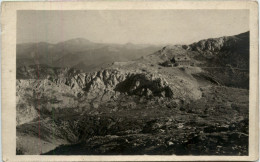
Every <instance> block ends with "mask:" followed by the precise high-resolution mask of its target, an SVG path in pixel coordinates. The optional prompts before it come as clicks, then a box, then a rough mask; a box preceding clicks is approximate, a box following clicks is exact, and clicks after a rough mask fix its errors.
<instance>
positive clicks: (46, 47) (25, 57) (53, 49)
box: [17, 38, 162, 71]
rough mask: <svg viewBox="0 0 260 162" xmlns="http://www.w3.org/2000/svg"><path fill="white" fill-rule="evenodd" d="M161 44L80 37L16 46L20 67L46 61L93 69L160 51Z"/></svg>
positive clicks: (52, 64)
mask: <svg viewBox="0 0 260 162" xmlns="http://www.w3.org/2000/svg"><path fill="white" fill-rule="evenodd" d="M161 47H162V45H158V46H157V45H149V44H132V43H127V44H103V43H94V42H91V41H89V40H87V39H83V38H77V39H71V40H68V41H64V42H60V43H57V44H50V43H46V42H40V43H25V44H18V45H17V66H28V65H34V64H44V65H48V66H51V67H74V68H78V69H82V70H84V71H92V70H93V69H95V68H96V67H100V66H102V65H103V66H106V64H110V63H112V62H114V61H129V60H133V59H137V58H140V57H141V56H144V55H148V54H150V53H153V52H154V51H157V50H159V49H160V48H161Z"/></svg>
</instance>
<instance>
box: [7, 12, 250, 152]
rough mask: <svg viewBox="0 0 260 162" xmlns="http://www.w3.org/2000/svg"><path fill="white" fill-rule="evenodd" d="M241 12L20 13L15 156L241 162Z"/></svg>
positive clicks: (245, 113)
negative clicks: (235, 161) (225, 159)
mask: <svg viewBox="0 0 260 162" xmlns="http://www.w3.org/2000/svg"><path fill="white" fill-rule="evenodd" d="M249 11H250V10H249V9H156V10H152V9H121V10H110V9H95V10H91V9H84V10H83V9H82V10H57V9H55V10H17V11H16V42H15V46H16V47H15V48H16V52H15V53H16V54H15V55H16V57H15V76H16V77H15V80H16V81H15V84H16V85H15V86H16V87H15V94H16V96H15V98H14V99H13V101H12V102H15V105H16V110H15V111H16V115H15V116H13V118H15V119H16V126H15V127H16V129H15V136H16V138H15V139H14V142H15V148H16V149H15V154H16V156H20V157H22V156H25V155H41V156H43V157H44V156H48V157H49V156H53V157H54V156H56V155H59V156H62V155H66V156H73V155H81V156H83V155H84V156H89V155H95V156H106V155H109V156H125V155H127V156H136V155H148V156H149V155H156V156H158V155H160V156H169V155H171V156H174V157H176V156H192V157H193V156H239V157H240V156H241V157H243V156H249V127H250V122H249V116H250V115H249V110H250V111H251V108H250V105H251V103H250V94H251V89H250V87H251V84H250V79H251V75H250V72H251V68H250V58H251V57H253V56H252V54H251V48H252V46H251V44H250V43H251V42H250V40H252V39H250V33H251V30H250V29H251V28H250V12H249ZM252 93H253V92H252ZM252 109H254V108H252Z"/></svg>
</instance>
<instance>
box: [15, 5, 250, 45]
mask: <svg viewBox="0 0 260 162" xmlns="http://www.w3.org/2000/svg"><path fill="white" fill-rule="evenodd" d="M246 31H249V10H121V11H119V10H88V11H18V12H17V43H27V42H49V43H57V42H61V41H66V40H69V39H73V38H85V39H88V40H90V41H93V42H101V43H119V44H124V43H129V42H130V43H135V44H140V43H148V44H189V43H192V42H195V41H198V40H201V39H207V38H215V37H221V36H229V35H235V34H239V33H243V32H246Z"/></svg>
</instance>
